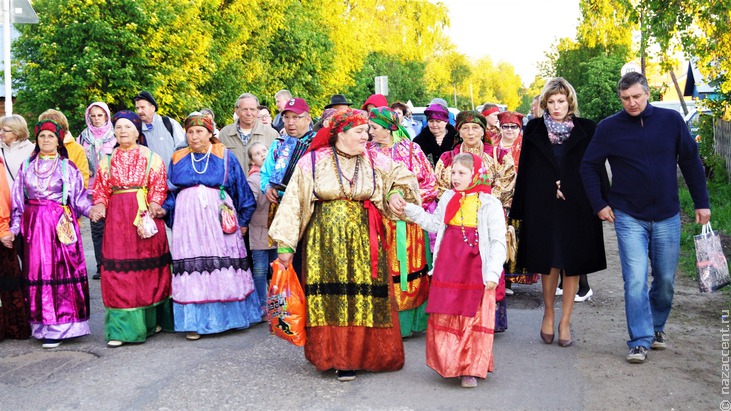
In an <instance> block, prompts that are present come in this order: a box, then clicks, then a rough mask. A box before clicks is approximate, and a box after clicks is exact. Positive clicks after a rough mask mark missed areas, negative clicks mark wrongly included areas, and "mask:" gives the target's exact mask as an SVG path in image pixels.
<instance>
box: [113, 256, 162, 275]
mask: <svg viewBox="0 0 731 411" xmlns="http://www.w3.org/2000/svg"><path fill="white" fill-rule="evenodd" d="M172 261H173V257H172V256H171V255H170V252H167V253H165V254H163V255H161V256H159V257H150V258H142V259H138V260H132V259H129V260H110V259H108V258H102V267H104V269H105V270H109V271H117V272H128V271H145V270H152V269H155V268H161V267H165V266H166V265H170V263H171V262H172Z"/></svg>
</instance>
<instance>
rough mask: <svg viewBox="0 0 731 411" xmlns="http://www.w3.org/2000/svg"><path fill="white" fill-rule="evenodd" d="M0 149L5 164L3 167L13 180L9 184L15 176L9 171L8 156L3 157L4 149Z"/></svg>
mask: <svg viewBox="0 0 731 411" xmlns="http://www.w3.org/2000/svg"><path fill="white" fill-rule="evenodd" d="M0 151H1V152H2V154H3V163H4V164H5V169H6V170H8V174H9V175H10V179H11V180H13V181H11V182H10V184H11V185H12V183H13V182H14V181H15V176H14V175H13V172H12V171H10V166H9V165H8V158H7V157H5V149H4V148H2V147H0Z"/></svg>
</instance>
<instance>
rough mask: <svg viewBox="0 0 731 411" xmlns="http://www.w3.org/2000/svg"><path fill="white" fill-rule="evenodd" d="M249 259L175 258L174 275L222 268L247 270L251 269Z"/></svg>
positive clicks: (208, 271) (207, 271)
mask: <svg viewBox="0 0 731 411" xmlns="http://www.w3.org/2000/svg"><path fill="white" fill-rule="evenodd" d="M249 266H250V265H249V260H248V259H247V258H246V257H244V258H232V257H194V258H184V259H182V260H173V275H181V274H186V273H193V272H199V273H209V274H210V273H212V272H214V271H216V270H220V269H222V268H233V269H234V270H243V271H246V270H248V269H249Z"/></svg>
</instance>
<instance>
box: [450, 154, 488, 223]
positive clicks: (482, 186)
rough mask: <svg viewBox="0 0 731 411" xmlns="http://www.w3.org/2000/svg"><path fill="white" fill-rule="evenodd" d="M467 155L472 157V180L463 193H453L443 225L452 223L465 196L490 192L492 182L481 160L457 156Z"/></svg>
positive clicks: (474, 155)
mask: <svg viewBox="0 0 731 411" xmlns="http://www.w3.org/2000/svg"><path fill="white" fill-rule="evenodd" d="M467 154H469V155H470V156H472V180H471V182H470V185H469V187H467V188H466V189H465V190H464V191H455V193H454V195H453V196H452V198H450V199H449V203H447V209H446V210H445V212H444V223H445V224H449V222H450V221H452V218H454V216H455V215H457V211H459V207H460V206H461V204H462V200H463V199H464V197H465V196H466V195H468V194H472V193H485V194H490V193H491V192H492V180H491V179H490V172H489V170H488V169H487V167H486V166H485V165H484V164H483V162H482V158H480V156H478V155H476V154H472V153H462V154H459V156H463V155H467ZM455 159H456V158H455ZM457 164H459V163H457ZM454 165H455V162H454V160H453V162H452V167H454Z"/></svg>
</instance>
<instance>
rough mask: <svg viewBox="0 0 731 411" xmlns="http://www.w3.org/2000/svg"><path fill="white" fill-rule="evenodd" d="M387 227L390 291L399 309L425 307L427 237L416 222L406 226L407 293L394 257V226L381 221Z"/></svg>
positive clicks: (426, 291) (427, 284)
mask: <svg viewBox="0 0 731 411" xmlns="http://www.w3.org/2000/svg"><path fill="white" fill-rule="evenodd" d="M384 226H385V228H386V239H387V244H388V247H387V253H388V271H389V274H390V275H391V277H392V278H393V290H394V295H395V296H396V303H398V310H399V311H405V310H411V309H414V308H416V307H419V306H420V305H422V304H424V302H425V301H426V299H427V298H428V297H429V275H428V267H427V265H426V250H425V248H424V247H425V246H424V242H425V241H429V238H428V237H426V235H425V234H424V230H423V229H422V228H421V227H419V226H418V225H416V224H415V223H407V224H406V248H407V252H406V255H407V259H408V270H407V271H408V276H407V278H408V281H407V283H406V291H403V290H401V283H400V281H401V275H400V274H401V270H400V267H399V261H398V258H397V256H396V244H395V241H396V224H395V223H394V222H393V221H390V220H386V221H384Z"/></svg>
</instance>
